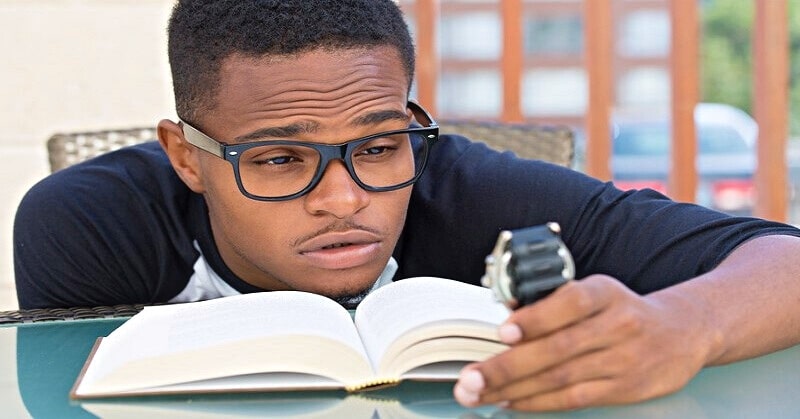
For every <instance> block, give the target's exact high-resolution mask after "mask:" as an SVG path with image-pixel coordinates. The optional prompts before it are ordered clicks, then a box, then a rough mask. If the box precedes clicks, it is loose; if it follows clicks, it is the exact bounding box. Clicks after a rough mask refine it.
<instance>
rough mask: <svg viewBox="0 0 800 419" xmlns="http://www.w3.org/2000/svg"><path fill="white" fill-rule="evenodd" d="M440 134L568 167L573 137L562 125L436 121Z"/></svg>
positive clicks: (570, 161) (572, 149) (571, 154)
mask: <svg viewBox="0 0 800 419" xmlns="http://www.w3.org/2000/svg"><path fill="white" fill-rule="evenodd" d="M438 122H439V133H440V134H458V135H463V136H465V137H467V138H469V139H470V140H472V141H477V142H483V143H486V145H488V146H489V147H490V148H493V149H495V150H499V151H505V150H510V151H513V152H514V153H515V154H516V155H517V156H519V157H522V158H526V159H536V160H544V161H547V162H550V163H555V164H558V165H561V166H566V167H570V165H571V164H572V159H573V156H574V154H575V137H574V134H573V132H572V130H571V129H570V128H568V127H565V126H548V125H535V124H509V123H501V122H479V121H448V120H444V121H438Z"/></svg>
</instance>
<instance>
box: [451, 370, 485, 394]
mask: <svg viewBox="0 0 800 419" xmlns="http://www.w3.org/2000/svg"><path fill="white" fill-rule="evenodd" d="M456 385H457V386H459V387H463V388H464V390H466V391H468V392H470V393H475V396H476V397H477V395H478V393H480V392H481V391H482V390H483V388H484V387H485V386H486V381H484V380H483V374H481V372H480V371H478V370H466V371H463V372H462V373H461V376H460V377H458V383H456Z"/></svg>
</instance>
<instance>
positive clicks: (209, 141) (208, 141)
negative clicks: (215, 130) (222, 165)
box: [178, 119, 225, 158]
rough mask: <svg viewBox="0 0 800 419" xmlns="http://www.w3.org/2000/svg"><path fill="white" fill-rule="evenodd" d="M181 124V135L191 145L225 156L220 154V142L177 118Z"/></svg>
mask: <svg viewBox="0 0 800 419" xmlns="http://www.w3.org/2000/svg"><path fill="white" fill-rule="evenodd" d="M178 121H180V123H181V124H183V135H184V136H185V137H186V141H188V142H189V143H190V144H192V145H193V146H195V147H197V148H199V149H201V150H205V151H207V152H209V153H211V154H213V155H215V156H218V157H222V158H225V157H224V156H223V155H222V144H220V143H219V142H218V141H217V140H215V139H213V138H211V137H209V136H207V135H205V134H203V133H202V132H200V130H198V129H197V128H195V127H193V126H191V125H189V124H187V123H186V121H184V120H182V119H179V120H178Z"/></svg>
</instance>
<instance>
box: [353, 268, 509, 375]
mask: <svg viewBox="0 0 800 419" xmlns="http://www.w3.org/2000/svg"><path fill="white" fill-rule="evenodd" d="M509 313H510V312H509V310H508V309H507V308H506V307H505V306H504V305H503V304H501V303H500V302H498V301H497V300H495V298H494V295H493V294H492V291H491V290H489V289H488V288H483V287H479V286H475V285H470V284H465V283H462V282H458V281H453V280H448V279H443V278H434V277H419V278H408V279H403V280H400V281H397V282H394V283H392V284H389V285H385V286H383V287H381V288H379V289H377V290H375V291H373V292H372V293H371V294H370V295H369V296H367V297H366V298H365V299H364V301H363V302H362V303H361V304H359V306H358V309H356V315H355V323H356V327H357V328H358V330H359V332H360V334H361V339H362V341H363V342H364V346H365V347H366V349H367V353H368V354H369V357H370V361H371V362H372V365H373V368H374V369H376V370H377V366H378V365H380V363H381V359H382V357H383V354H384V353H385V351H386V349H387V347H389V345H390V344H391V343H392V342H393V341H395V340H396V339H398V338H399V337H400V336H402V335H404V334H406V333H407V332H409V331H410V330H412V329H415V328H417V327H419V326H421V325H425V324H429V323H433V322H437V321H443V320H456V322H455V323H459V322H460V323H470V324H472V325H475V324H480V323H483V324H488V325H491V327H493V328H494V327H496V326H499V325H500V324H501V323H502V322H503V321H504V320H505V319H506V318H507V317H508V315H509Z"/></svg>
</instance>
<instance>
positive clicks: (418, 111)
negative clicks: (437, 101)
mask: <svg viewBox="0 0 800 419" xmlns="http://www.w3.org/2000/svg"><path fill="white" fill-rule="evenodd" d="M407 106H408V108H409V109H411V112H413V113H414V117H415V118H417V122H424V123H425V125H427V127H428V128H433V127H438V126H439V124H437V123H436V121H434V120H433V117H431V114H429V113H428V111H426V110H425V108H423V107H422V106H421V105H420V104H418V103H417V102H415V101H413V100H409V101H408V105H407ZM419 116H423V117H424V118H425V119H426V121H420V120H419Z"/></svg>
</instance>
